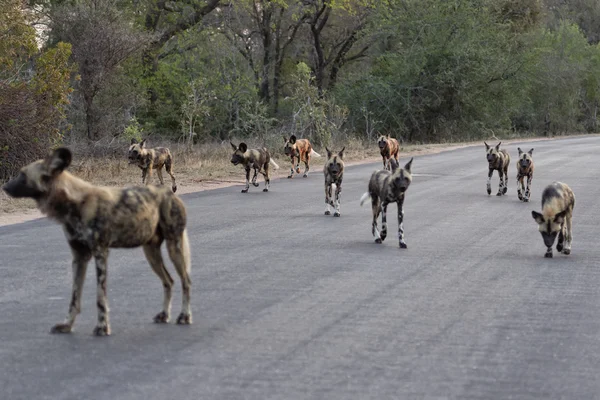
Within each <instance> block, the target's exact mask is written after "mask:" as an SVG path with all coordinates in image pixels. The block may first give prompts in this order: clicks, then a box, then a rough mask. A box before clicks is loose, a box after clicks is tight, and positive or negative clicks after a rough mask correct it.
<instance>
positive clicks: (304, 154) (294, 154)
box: [283, 135, 321, 178]
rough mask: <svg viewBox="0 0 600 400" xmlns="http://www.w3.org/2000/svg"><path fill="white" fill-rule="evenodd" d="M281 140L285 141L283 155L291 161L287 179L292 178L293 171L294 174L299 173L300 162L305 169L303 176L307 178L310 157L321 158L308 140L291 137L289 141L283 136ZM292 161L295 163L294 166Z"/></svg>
mask: <svg viewBox="0 0 600 400" xmlns="http://www.w3.org/2000/svg"><path fill="white" fill-rule="evenodd" d="M283 140H285V148H284V149H283V151H284V153H285V155H286V156H289V157H290V158H291V160H292V168H291V169H290V175H289V176H288V178H292V177H293V176H294V169H295V170H296V173H298V174H299V173H300V161H303V162H304V166H305V169H304V175H303V176H304V178H306V177H307V176H308V170H309V169H310V157H311V156H315V157H321V155H320V154H319V153H317V152H316V151H314V149H313V148H312V145H311V144H310V141H309V140H308V139H296V136H294V135H292V136H290V138H289V139H287V138H286V137H285V136H284V137H283ZM294 161H296V163H295V164H294Z"/></svg>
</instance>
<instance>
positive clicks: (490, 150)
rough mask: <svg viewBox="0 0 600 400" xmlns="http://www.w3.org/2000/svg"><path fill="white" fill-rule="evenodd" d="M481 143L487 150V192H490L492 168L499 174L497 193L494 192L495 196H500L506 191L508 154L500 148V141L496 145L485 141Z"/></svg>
mask: <svg viewBox="0 0 600 400" xmlns="http://www.w3.org/2000/svg"><path fill="white" fill-rule="evenodd" d="M483 143H484V144H485V149H486V152H487V161H488V170H489V172H488V179H487V193H488V195H490V194H492V175H493V173H494V170H497V171H498V175H499V176H500V186H498V193H496V196H502V195H503V194H506V192H507V191H508V164H510V155H508V152H507V151H506V150H504V149H502V150H500V144H502V142H500V143H498V144H497V145H496V147H490V146H489V145H488V144H487V143H485V142H483Z"/></svg>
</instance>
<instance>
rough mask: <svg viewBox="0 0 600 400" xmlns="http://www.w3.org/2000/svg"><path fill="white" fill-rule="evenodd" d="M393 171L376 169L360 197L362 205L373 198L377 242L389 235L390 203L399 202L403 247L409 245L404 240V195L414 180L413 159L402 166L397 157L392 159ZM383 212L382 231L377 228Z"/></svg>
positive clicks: (373, 227)
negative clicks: (388, 208) (388, 209)
mask: <svg viewBox="0 0 600 400" xmlns="http://www.w3.org/2000/svg"><path fill="white" fill-rule="evenodd" d="M390 162H391V167H392V171H391V172H390V171H386V170H381V171H375V172H373V174H372V175H371V180H370V181H369V191H368V192H366V193H365V194H363V196H362V197H361V199H360V205H361V206H362V205H363V203H364V202H365V201H367V200H368V199H369V198H370V199H371V207H372V210H373V224H372V229H371V232H372V233H373V236H374V237H375V242H376V243H382V242H383V241H384V240H385V238H386V237H387V207H388V204H390V203H396V204H398V241H399V245H400V247H401V248H403V249H406V248H407V247H408V246H407V244H406V242H405V241H404V225H403V222H404V209H403V205H404V197H405V195H406V190H407V189H408V187H409V186H410V183H411V182H412V174H411V166H412V162H413V159H412V158H411V159H410V161H409V162H408V163H407V164H406V165H405V166H404V168H400V167H399V166H398V164H397V163H396V160H395V159H393V158H392V159H390ZM380 213H381V232H379V230H378V229H377V218H378V217H379V214H380Z"/></svg>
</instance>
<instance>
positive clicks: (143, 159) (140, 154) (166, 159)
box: [127, 139, 177, 193]
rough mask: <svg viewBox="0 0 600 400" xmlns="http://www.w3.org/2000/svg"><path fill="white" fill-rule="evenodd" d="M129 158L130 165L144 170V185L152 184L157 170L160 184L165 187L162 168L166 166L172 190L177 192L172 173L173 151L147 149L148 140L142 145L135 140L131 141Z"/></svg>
mask: <svg viewBox="0 0 600 400" xmlns="http://www.w3.org/2000/svg"><path fill="white" fill-rule="evenodd" d="M127 158H128V159H129V164H136V165H137V166H138V167H140V169H141V170H142V185H143V184H149V183H150V180H151V179H152V171H153V170H156V174H157V175H158V179H159V180H160V184H161V185H164V184H165V182H164V180H163V176H162V168H163V166H164V167H165V171H167V174H169V175H170V176H171V183H172V185H171V189H172V190H173V193H175V192H176V191H177V183H175V176H174V175H173V172H172V169H173V156H171V150H169V149H167V148H166V147H157V148H155V149H147V148H146V139H144V140H142V141H141V142H140V143H138V141H137V140H135V139H131V145H130V146H129V152H128V155H127Z"/></svg>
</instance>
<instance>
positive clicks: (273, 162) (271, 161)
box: [269, 158, 279, 170]
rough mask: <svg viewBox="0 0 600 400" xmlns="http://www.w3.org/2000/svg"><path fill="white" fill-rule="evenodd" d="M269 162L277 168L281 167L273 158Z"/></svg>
mask: <svg viewBox="0 0 600 400" xmlns="http://www.w3.org/2000/svg"><path fill="white" fill-rule="evenodd" d="M269 163H270V164H272V165H273V167H274V168H275V169H276V170H277V169H279V165H277V163H276V162H275V161H273V159H272V158H271V159H270V160H269Z"/></svg>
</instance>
